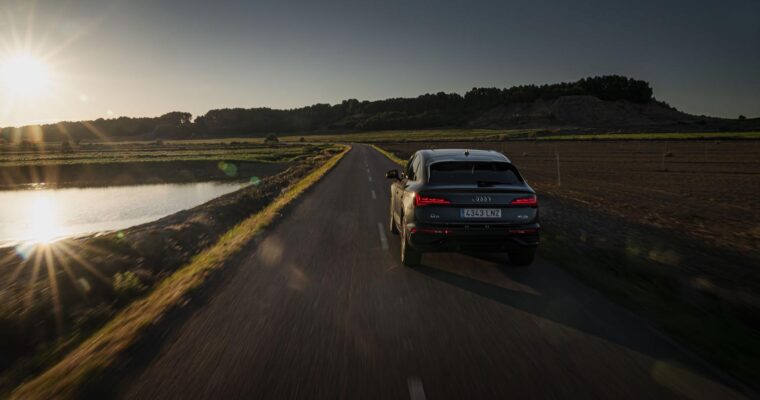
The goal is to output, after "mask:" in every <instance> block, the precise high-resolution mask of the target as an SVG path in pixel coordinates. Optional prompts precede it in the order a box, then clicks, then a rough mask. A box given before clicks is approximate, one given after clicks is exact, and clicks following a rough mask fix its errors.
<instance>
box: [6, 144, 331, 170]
mask: <svg viewBox="0 0 760 400" xmlns="http://www.w3.org/2000/svg"><path fill="white" fill-rule="evenodd" d="M228 147H229V148H226V146H214V147H208V146H202V145H199V144H194V145H187V146H177V145H174V146H171V145H166V144H165V145H164V146H137V145H116V146H105V145H98V146H95V147H94V148H93V149H92V150H88V149H87V148H83V149H80V150H77V151H73V152H70V153H63V152H60V151H45V152H2V153H0V167H17V166H26V165H71V164H104V163H137V162H170V161H248V162H290V161H293V160H294V159H296V158H298V157H301V156H304V155H310V154H316V153H319V152H320V151H322V150H323V149H324V148H325V145H277V146H263V145H257V146H250V145H249V146H247V147H246V146H245V145H243V146H228Z"/></svg>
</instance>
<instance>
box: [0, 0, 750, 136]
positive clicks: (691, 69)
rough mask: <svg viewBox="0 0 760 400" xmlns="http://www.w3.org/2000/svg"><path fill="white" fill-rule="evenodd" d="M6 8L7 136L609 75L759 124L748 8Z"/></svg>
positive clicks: (683, 104)
mask: <svg viewBox="0 0 760 400" xmlns="http://www.w3.org/2000/svg"><path fill="white" fill-rule="evenodd" d="M3 4H4V5H5V7H4V8H5V13H4V14H3V15H0V33H1V34H2V37H3V38H4V39H2V41H1V42H0V65H2V66H3V67H2V71H3V75H4V76H3V83H4V85H3V86H4V88H3V89H4V90H5V92H4V93H3V96H2V97H1V98H0V126H4V127H19V126H25V125H34V124H45V123H56V122H61V121H82V120H95V119H98V118H104V119H110V118H118V117H121V116H125V117H150V116H159V115H162V114H164V113H167V112H170V111H184V112H189V113H191V114H193V115H194V116H199V115H203V114H205V113H206V112H207V111H209V110H213V109H222V108H259V107H267V108H272V109H293V108H300V107H305V106H309V105H313V104H317V103H322V104H324V103H328V104H336V103H340V102H341V101H342V100H346V99H351V98H355V99H359V100H361V101H363V100H368V101H374V100H382V99H388V98H398V97H405V98H409V97H416V96H419V95H422V94H424V93H437V92H441V91H443V92H446V93H458V94H464V92H466V91H468V90H470V89H471V88H473V87H497V88H507V87H512V86H519V85H529V84H536V85H542V84H551V83H558V82H568V81H575V80H577V79H580V78H582V77H586V76H600V75H611V74H616V75H623V76H629V77H632V78H635V79H641V80H645V81H647V82H649V83H650V84H651V85H652V87H653V89H654V91H655V97H656V98H657V99H658V100H661V101H665V102H667V103H669V104H671V105H672V106H674V107H676V108H677V109H679V110H681V111H683V112H686V113H689V114H694V115H707V116H714V117H723V118H737V117H738V116H739V115H745V116H746V117H748V118H753V117H758V116H760V108H759V107H760V77H759V76H758V75H757V74H756V73H754V72H755V71H757V70H760V53H758V52H757V51H754V50H756V49H757V45H758V44H760V22H758V21H757V20H756V19H753V18H752V16H753V15H759V14H760V4H756V3H753V2H751V1H736V2H732V3H731V4H728V5H726V4H721V5H714V4H710V3H709V2H707V1H700V2H696V3H694V2H688V3H686V2H677V3H672V4H667V5H661V4H659V3H656V2H645V3H641V4H636V5H630V4H626V3H623V2H617V3H615V4H608V3H604V2H595V4H590V5H589V4H584V5H575V6H569V5H567V4H564V3H562V2H559V1H546V2H542V3H540V4H522V3H518V2H506V3H501V2H493V1H480V2H477V3H475V4H468V5H459V4H453V3H445V4H442V5H435V6H431V5H429V4H427V3H412V4H406V3H384V4H383V5H377V4H369V3H367V4H365V3H362V4H355V3H347V2H346V3H344V2H340V1H333V2H330V3H324V4H318V5H315V4H309V3H305V4H297V5H294V4H288V5H283V4H278V3H276V2H267V1H265V2H261V3H258V4H256V5H251V4H245V3H243V2H239V1H225V2H222V3H217V4H206V3H204V2H198V1H191V2H168V3H163V4H152V3H150V2H146V1H134V2H125V1H110V2H106V3H105V4H102V3H101V2H94V1H89V0H88V1H72V2H70V3H69V4H64V5H61V4H58V3H55V2H52V1H40V2H27V1H16V0H11V1H4V2H3ZM515 11H516V12H515ZM421 21H422V22H421ZM705 26H709V27H710V35H709V36H708V35H706V30H705ZM556 66H561V67H556Z"/></svg>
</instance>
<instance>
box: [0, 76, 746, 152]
mask: <svg viewBox="0 0 760 400" xmlns="http://www.w3.org/2000/svg"><path fill="white" fill-rule="evenodd" d="M430 128H486V129H497V128H498V129H519V128H547V129H558V130H573V131H600V130H601V131H613V132H615V131H643V132H647V131H656V130H667V131H674V132H693V131H728V130H731V131H744V130H756V129H760V119H749V120H748V119H743V120H733V119H723V118H711V117H705V116H694V115H690V114H687V113H683V112H681V111H678V110H676V109H675V108H673V107H671V106H669V105H668V104H666V103H664V102H660V101H657V100H656V99H655V98H654V95H653V90H652V88H651V86H650V85H649V83H648V82H645V81H641V80H636V79H632V78H627V77H623V76H617V75H609V76H600V77H591V78H584V79H581V80H578V81H576V82H568V83H557V84H550V85H541V86H537V85H523V86H514V87H511V88H505V89H498V88H473V89H472V90H470V91H468V92H467V93H465V94H464V96H462V95H459V94H457V93H444V92H439V93H435V94H424V95H421V96H418V97H415V98H392V99H385V100H376V101H366V100H365V101H359V100H356V99H349V100H344V101H342V102H341V103H339V104H334V105H330V104H315V105H312V106H307V107H302V108H295V109H289V110H278V109H271V108H249V109H244V108H233V109H229V108H225V109H216V110H210V111H208V112H207V113H206V114H204V115H201V116H198V117H196V118H195V119H194V120H193V119H192V115H191V114H189V113H185V112H179V111H175V112H171V113H168V114H164V115H162V116H160V117H157V118H128V117H121V118H115V119H102V118H101V119H97V120H94V121H80V122H60V123H56V124H49V125H32V126H25V127H20V128H12V127H11V128H4V129H2V130H1V131H0V134H1V135H2V140H5V141H10V142H21V141H23V140H28V141H63V140H70V141H78V140H125V139H188V138H208V137H229V136H238V137H239V136H252V137H261V136H265V135H267V134H270V133H277V134H294V133H298V134H303V135H308V134H316V133H329V132H341V133H345V132H351V131H368V130H394V129H406V130H408V129H430Z"/></svg>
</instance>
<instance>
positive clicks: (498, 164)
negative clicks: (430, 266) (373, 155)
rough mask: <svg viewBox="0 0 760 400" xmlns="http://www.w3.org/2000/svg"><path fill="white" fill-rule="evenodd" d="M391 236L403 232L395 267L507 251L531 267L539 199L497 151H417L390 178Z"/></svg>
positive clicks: (390, 174)
mask: <svg viewBox="0 0 760 400" xmlns="http://www.w3.org/2000/svg"><path fill="white" fill-rule="evenodd" d="M386 177H387V178H389V179H393V180H394V182H393V184H392V185H391V205H390V230H391V232H393V233H399V232H401V261H402V262H403V263H404V264H405V265H408V266H414V265H417V264H419V263H420V260H421V257H422V253H423V252H430V251H465V252H473V251H475V252H498V251H505V252H507V253H508V254H509V259H510V261H511V262H512V263H513V264H516V265H529V264H530V263H531V262H533V257H534V256H535V254H536V247H537V246H538V240H539V231H540V229H541V226H540V225H539V223H538V199H537V198H536V192H535V191H534V190H533V189H532V188H531V187H530V186H528V184H527V183H526V182H525V180H524V179H523V178H522V176H520V173H519V172H518V171H517V168H515V166H514V165H512V163H511V162H510V161H509V159H508V158H507V157H506V156H504V155H503V154H501V153H498V152H496V151H486V150H459V149H445V150H420V151H418V152H416V153H414V155H412V157H411V158H410V159H409V162H408V163H407V165H406V168H405V169H404V171H403V172H399V171H398V170H395V169H394V170H391V171H388V173H387V174H386Z"/></svg>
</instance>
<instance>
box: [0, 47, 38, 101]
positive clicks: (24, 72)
mask: <svg viewBox="0 0 760 400" xmlns="http://www.w3.org/2000/svg"><path fill="white" fill-rule="evenodd" d="M0 76H2V82H3V87H4V89H5V90H6V93H8V94H11V95H15V96H20V97H29V96H39V95H42V94H45V93H46V92H47V91H48V90H49V88H50V70H49V69H48V66H47V65H46V64H45V63H44V62H43V61H42V60H40V59H38V58H36V57H34V56H32V55H30V54H25V53H20V54H15V55H13V56H11V57H9V58H7V59H5V60H3V61H2V62H1V63H0Z"/></svg>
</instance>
